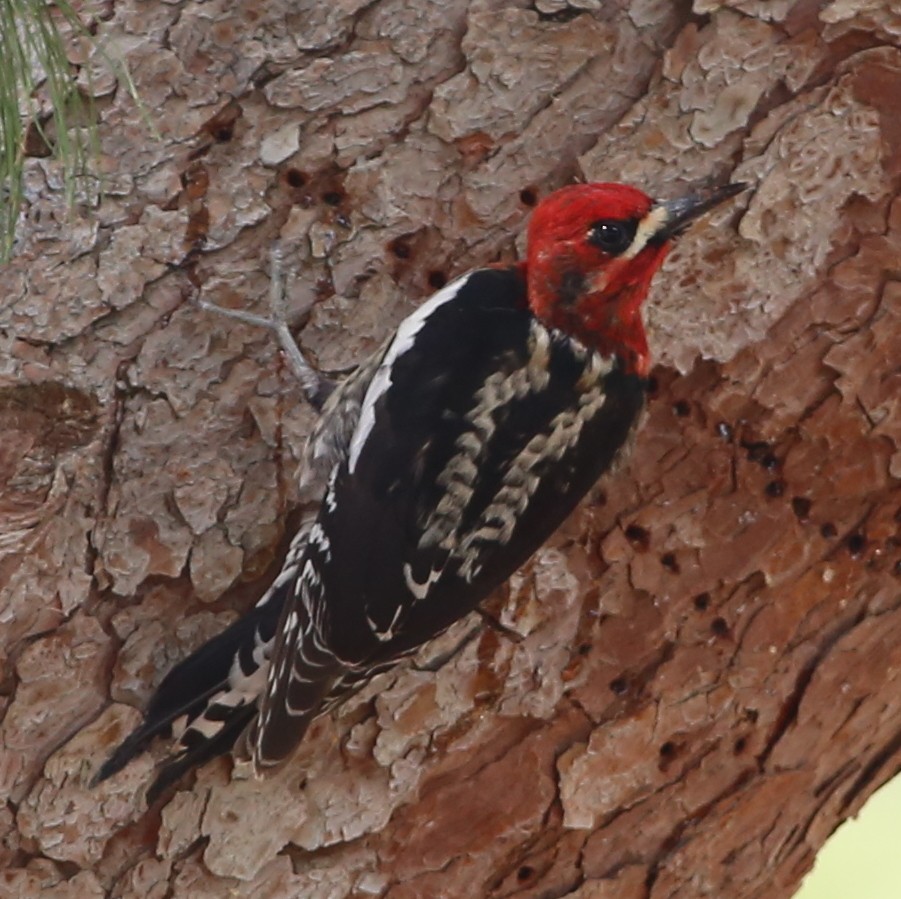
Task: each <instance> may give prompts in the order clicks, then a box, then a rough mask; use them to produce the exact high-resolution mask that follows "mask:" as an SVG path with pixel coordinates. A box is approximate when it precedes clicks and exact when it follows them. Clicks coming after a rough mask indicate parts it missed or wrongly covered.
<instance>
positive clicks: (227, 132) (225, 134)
mask: <svg viewBox="0 0 901 899" xmlns="http://www.w3.org/2000/svg"><path fill="white" fill-rule="evenodd" d="M234 136H235V128H234V125H222V126H220V127H219V128H216V130H215V131H213V138H214V140H216V141H217V142H218V143H220V144H227V143H228V142H229V141H230V140H231V139H232V138H233V137H234Z"/></svg>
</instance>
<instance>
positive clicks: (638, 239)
mask: <svg viewBox="0 0 901 899" xmlns="http://www.w3.org/2000/svg"><path fill="white" fill-rule="evenodd" d="M668 218H669V212H668V211H667V208H666V207H665V206H662V205H660V206H652V207H651V211H650V212H649V213H648V214H647V215H646V216H645V217H644V218H643V219H642V220H641V221H640V222H639V223H638V230H637V231H636V232H635V237H634V238H633V240H632V243H631V244H630V245H629V249H628V250H626V252H625V253H621V254H620V259H634V258H635V257H636V256H637V255H638V254H639V253H640V252H641V251H642V250H643V249H644V248H645V247H646V246H647V244H648V241H649V240H650V239H651V238H652V237H653V236H654V235H655V234H656V233H657V232H658V231H659V230H660V229H661V228H662V227H663V226H664V225H665V224H666V222H667V219H668Z"/></svg>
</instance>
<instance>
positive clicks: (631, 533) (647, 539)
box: [626, 524, 651, 551]
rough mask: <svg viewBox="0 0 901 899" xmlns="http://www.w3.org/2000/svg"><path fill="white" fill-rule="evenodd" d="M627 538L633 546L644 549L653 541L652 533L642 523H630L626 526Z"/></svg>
mask: <svg viewBox="0 0 901 899" xmlns="http://www.w3.org/2000/svg"><path fill="white" fill-rule="evenodd" d="M626 540H628V541H629V543H631V544H632V545H633V546H635V547H637V548H638V549H640V550H642V551H644V550H646V549H647V548H648V546H649V545H650V543H651V535H650V534H649V533H648V532H647V529H646V528H643V527H642V526H641V525H640V524H630V525H629V526H628V527H627V528H626Z"/></svg>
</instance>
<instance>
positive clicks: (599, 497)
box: [594, 490, 607, 506]
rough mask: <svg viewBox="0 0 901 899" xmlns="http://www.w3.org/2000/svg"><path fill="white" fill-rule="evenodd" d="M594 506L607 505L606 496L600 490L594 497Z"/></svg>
mask: <svg viewBox="0 0 901 899" xmlns="http://www.w3.org/2000/svg"><path fill="white" fill-rule="evenodd" d="M594 504H595V505H596V506H606V505H607V494H606V493H604V492H603V491H602V490H599V491H598V492H597V493H596V494H595V496H594Z"/></svg>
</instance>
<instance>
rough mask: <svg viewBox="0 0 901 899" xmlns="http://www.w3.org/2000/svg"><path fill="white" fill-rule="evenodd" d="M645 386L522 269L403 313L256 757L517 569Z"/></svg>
mask: <svg viewBox="0 0 901 899" xmlns="http://www.w3.org/2000/svg"><path fill="white" fill-rule="evenodd" d="M643 397H644V384H643V381H642V379H641V378H639V377H638V376H637V375H634V374H629V373H626V372H624V371H623V370H622V369H621V368H620V366H619V365H618V363H617V361H616V360H614V359H606V358H603V357H601V356H599V355H598V354H597V353H595V352H593V351H590V350H588V349H586V348H585V347H584V346H582V345H581V344H578V343H576V342H575V341H573V340H571V339H570V338H568V337H566V336H565V335H562V334H560V333H559V332H554V331H551V330H549V329H547V328H545V327H544V326H542V325H541V324H540V323H538V322H537V321H536V320H535V319H534V318H533V317H532V316H531V314H530V313H529V311H528V308H527V305H526V299H525V289H524V284H523V281H522V278H521V275H520V273H519V271H518V270H516V269H504V270H501V269H497V270H482V271H477V272H474V273H472V274H470V275H468V276H466V277H465V278H463V279H461V280H460V281H458V282H455V283H454V284H452V285H449V286H448V287H447V288H445V289H444V290H443V291H441V292H439V294H438V295H436V297H435V298H433V299H432V300H431V301H429V303H427V304H426V305H425V306H424V307H423V308H422V309H421V310H419V311H418V312H417V313H414V315H413V316H411V317H410V318H409V319H407V320H406V321H405V322H404V323H403V324H402V325H401V327H400V328H399V329H398V333H397V336H396V337H395V339H394V341H393V342H392V344H390V345H389V347H388V349H387V351H386V353H385V356H384V358H383V360H382V364H381V366H380V368H379V370H378V371H377V372H376V374H375V376H374V377H373V379H372V382H371V383H370V386H369V388H368V391H367V394H366V397H365V398H364V402H363V411H362V413H361V416H360V421H359V423H358V425H357V428H356V431H355V432H354V435H353V438H352V440H351V443H350V448H349V454H348V458H347V459H346V460H345V461H344V462H342V463H341V464H339V465H338V466H337V468H336V470H335V472H334V474H333V478H332V481H331V483H330V487H329V490H328V492H327V494H326V496H325V499H324V502H323V503H322V506H321V508H320V511H319V516H318V519H317V525H316V528H315V531H316V533H315V539H313V538H311V541H310V544H309V547H308V554H307V559H306V581H305V583H304V584H302V585H301V589H299V590H297V591H295V593H294V598H293V600H291V601H289V603H288V606H287V608H286V610H285V615H284V616H283V618H282V626H283V629H284V633H283V634H282V635H280V637H279V642H278V643H277V645H276V648H275V651H274V656H273V666H272V670H271V679H270V681H269V686H268V689H267V695H266V698H265V699H264V702H263V714H262V720H261V721H260V722H259V733H258V735H257V745H256V758H257V761H258V763H263V764H265V763H267V760H273V759H275V760H277V759H279V758H282V757H284V755H285V754H287V753H288V752H290V750H291V749H292V748H293V746H294V745H296V743H297V742H298V741H299V739H300V737H301V736H302V734H303V731H304V730H305V728H306V726H307V723H308V722H309V720H310V719H311V718H312V717H313V716H314V715H315V714H316V713H317V712H318V711H319V710H320V708H321V705H322V703H323V701H327V700H328V698H329V696H330V694H331V695H334V694H335V693H340V691H341V689H342V686H343V685H346V683H347V682H348V681H355V680H359V679H360V677H361V676H362V675H363V674H364V673H365V672H366V671H371V670H374V669H377V668H379V667H384V665H385V664H386V663H387V662H390V661H391V660H393V659H396V658H397V657H399V656H401V655H403V654H404V653H407V652H409V651H411V650H412V649H415V648H416V647H417V646H419V645H421V644H422V643H424V642H425V641H427V640H428V639H430V638H432V637H434V636H436V635H437V634H439V633H441V632H442V631H443V630H445V629H446V628H447V627H448V626H449V625H451V624H452V623H453V622H454V621H456V620H458V619H459V618H461V617H462V616H464V615H465V614H467V613H468V612H470V611H471V610H472V609H473V608H475V606H476V605H477V604H478V603H479V602H481V600H483V599H484V598H485V597H486V596H487V594H488V593H489V592H490V591H491V590H492V589H494V588H495V587H496V586H497V585H498V584H500V583H501V582H502V581H504V580H505V579H506V578H507V577H509V575H510V574H511V573H512V572H513V571H514V570H516V568H518V567H519V566H520V565H521V564H522V563H523V562H524V561H525V560H526V559H527V558H528V557H529V556H530V555H532V553H533V552H534V551H535V550H536V549H537V548H538V547H539V546H540V545H541V544H542V543H543V542H544V541H545V540H546V539H547V538H548V537H549V536H550V534H551V533H552V532H553V531H554V530H555V529H556V528H557V527H558V526H559V524H560V523H561V522H562V521H563V519H564V518H565V517H566V516H567V515H568V514H569V513H570V512H571V511H572V509H573V508H574V507H575V505H576V504H577V503H578V501H579V500H580V499H581V498H582V496H584V494H585V493H586V492H587V491H588V490H589V489H590V487H591V486H592V485H593V484H594V482H595V481H596V480H597V478H598V477H599V476H600V474H601V473H602V472H603V471H604V470H605V469H606V468H608V467H609V465H610V463H611V462H612V460H613V459H614V457H615V455H616V453H617V451H618V450H619V449H620V447H621V446H622V445H623V443H624V442H625V440H626V438H627V436H628V434H629V432H630V430H631V428H632V425H633V424H634V422H635V420H636V418H637V416H638V413H639V411H640V409H641V406H642V403H643ZM292 615H293V618H292ZM292 623H293V627H291V626H289V625H290V624H292ZM313 644H315V645H313ZM329 654H331V656H332V658H331V660H327V657H328V655H329ZM303 656H306V657H307V659H304V658H303ZM313 656H315V664H314V665H313V666H312V667H311V666H310V665H308V664H307V660H308V659H309V658H311V657H313ZM317 669H318V670H319V671H321V672H322V675H323V676H322V677H320V678H317V677H316V670H317ZM342 669H343V670H344V672H345V673H344V674H342ZM292 679H294V680H297V684H294V685H292V683H291V681H292ZM292 690H294V692H295V693H296V694H297V695H296V697H295V701H294V702H293V703H292V702H290V701H288V702H287V703H286V698H287V697H290V695H291V693H292Z"/></svg>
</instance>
